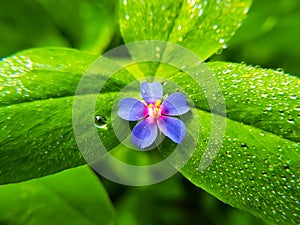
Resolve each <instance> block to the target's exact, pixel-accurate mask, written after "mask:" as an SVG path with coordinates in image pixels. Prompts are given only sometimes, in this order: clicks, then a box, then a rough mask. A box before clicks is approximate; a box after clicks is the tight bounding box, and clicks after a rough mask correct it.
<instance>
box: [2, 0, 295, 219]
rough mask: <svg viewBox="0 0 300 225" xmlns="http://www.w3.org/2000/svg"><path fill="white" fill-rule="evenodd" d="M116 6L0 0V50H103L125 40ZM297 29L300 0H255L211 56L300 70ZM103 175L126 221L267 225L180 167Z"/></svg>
mask: <svg viewBox="0 0 300 225" xmlns="http://www.w3.org/2000/svg"><path fill="white" fill-rule="evenodd" d="M117 11H118V5H117V0H74V1H71V0H68V1H67V0H65V1H58V0H13V1H11V0H10V1H9V0H2V1H0V32H1V35H0V57H6V56H9V55H11V54H13V53H15V52H17V51H20V50H24V49H28V48H35V47H46V46H59V47H70V48H76V49H80V50H83V51H88V52H91V53H94V54H101V53H102V52H104V51H107V50H109V49H112V48H113V47H115V46H118V45H120V44H122V43H123V40H122V38H121V35H120V32H119V27H118V15H117ZM225 19H226V18H225ZM299 31H300V1H297V0H278V1H273V0H254V3H253V6H252V8H251V10H250V12H249V16H248V18H247V19H246V21H245V22H244V23H243V24H242V26H241V27H240V29H239V30H238V31H237V33H236V35H235V36H234V37H233V38H232V39H231V40H230V42H229V43H227V48H226V49H224V50H222V51H219V52H218V54H216V55H214V56H212V57H211V58H210V59H209V60H211V61H214V60H224V61H232V62H245V63H246V64H252V65H259V66H261V67H268V68H274V69H279V68H280V69H283V70H284V71H285V72H287V73H291V74H294V75H298V76H299V75H300V63H299V62H298V59H299V57H300V35H299ZM99 179H100V180H101V181H102V182H103V184H104V186H105V187H106V189H107V191H108V193H109V195H110V198H111V200H112V202H113V204H114V206H115V207H116V211H117V213H116V214H117V218H118V224H121V225H122V224H124V225H125V224H130V225H135V224H144V225H150V224H151V225H152V224H170V225H171V224H172V225H174V224H203V225H217V224H222V225H251V224H257V225H263V224H270V223H265V222H263V221H261V220H259V219H257V218H254V217H252V216H250V215H248V214H245V213H243V212H240V211H239V210H236V209H233V208H231V207H230V206H227V205H225V204H223V203H222V202H220V201H218V200H217V199H215V198H214V197H212V196H210V195H209V194H207V193H206V192H204V191H202V190H201V189H199V188H197V187H195V186H194V185H192V184H191V183H189V182H188V181H187V180H186V179H184V178H183V177H182V176H181V175H179V174H178V175H176V176H174V177H172V178H171V179H169V180H167V181H165V182H163V183H160V184H156V185H152V186H149V187H126V186H122V185H118V184H115V183H112V182H110V181H108V180H105V179H103V178H100V177H99Z"/></svg>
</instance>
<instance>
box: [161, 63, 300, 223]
mask: <svg viewBox="0 0 300 225" xmlns="http://www.w3.org/2000/svg"><path fill="white" fill-rule="evenodd" d="M208 66H209V67H210V68H211V70H212V72H213V73H214V76H215V77H216V79H217V80H218V82H219V85H220V88H221V90H222V91H223V94H224V98H225V101H226V107H227V119H226V121H227V122H226V123H227V124H226V133H225V137H224V140H223V143H222V147H221V148H220V151H219V153H218V155H217V156H216V158H215V160H214V161H213V162H212V164H211V165H210V166H209V167H208V168H207V169H206V170H204V171H200V170H199V166H200V160H201V158H202V155H203V153H204V151H205V150H206V146H207V142H208V140H209V138H210V133H211V127H212V125H211V114H210V109H209V106H208V104H207V102H206V99H205V95H204V94H203V92H202V91H201V90H199V88H197V85H196V84H195V85H194V84H193V80H192V79H191V78H189V77H188V76H185V75H184V74H183V73H179V74H178V75H176V76H173V77H172V78H171V79H172V80H173V81H176V82H177V84H178V85H181V87H182V88H183V89H185V90H186V92H187V93H188V94H191V95H190V96H191V98H192V99H193V100H194V102H195V105H196V107H197V109H198V113H199V119H200V126H201V127H200V140H199V142H198V147H197V149H196V150H195V152H194V154H193V156H192V158H191V160H190V161H189V162H188V163H187V164H186V166H185V167H184V168H183V169H182V170H181V172H182V174H183V175H184V176H185V177H187V178H188V179H189V180H190V181H191V182H192V183H194V184H195V185H197V186H199V187H201V188H203V189H204V190H206V191H207V192H209V193H211V194H212V195H214V196H216V197H217V198H219V199H220V200H222V201H223V202H225V203H227V204H230V205H232V206H234V207H236V208H239V209H242V210H245V211H248V212H250V213H251V214H253V215H255V216H258V217H261V218H262V219H265V220H269V221H272V222H275V223H278V224H287V225H288V224H289V225H291V224H298V223H299V221H300V214H299V210H300V194H299V188H300V180H299V176H300V167H299V165H300V144H299V142H300V129H299V125H300V113H299V112H300V107H299V106H300V100H299V93H300V80H299V78H297V77H294V76H291V75H287V74H283V73H282V72H279V71H274V70H267V69H261V68H257V67H252V66H246V65H243V64H233V63H225V62H215V63H209V64H208ZM161 148H162V149H169V150H168V151H165V152H164V151H162V152H163V154H165V156H166V155H168V154H169V151H170V147H169V148H168V147H167V146H162V147H161Z"/></svg>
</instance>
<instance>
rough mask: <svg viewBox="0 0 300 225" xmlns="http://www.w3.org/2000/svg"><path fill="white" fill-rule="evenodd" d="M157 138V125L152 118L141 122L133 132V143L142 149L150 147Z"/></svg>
mask: <svg viewBox="0 0 300 225" xmlns="http://www.w3.org/2000/svg"><path fill="white" fill-rule="evenodd" d="M156 137H157V125H156V122H155V120H153V119H152V118H146V119H144V120H142V121H141V122H139V123H138V124H137V125H136V126H135V127H134V128H133V130H132V137H131V141H132V143H133V144H134V145H136V146H137V147H139V148H140V149H144V148H146V147H148V146H150V145H151V144H152V143H153V142H154V141H155V139H156Z"/></svg>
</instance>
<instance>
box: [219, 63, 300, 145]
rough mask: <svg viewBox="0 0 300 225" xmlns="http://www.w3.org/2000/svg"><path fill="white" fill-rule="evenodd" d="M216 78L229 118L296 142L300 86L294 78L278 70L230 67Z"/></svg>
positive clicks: (225, 65) (299, 110)
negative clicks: (220, 87)
mask: <svg viewBox="0 0 300 225" xmlns="http://www.w3.org/2000/svg"><path fill="white" fill-rule="evenodd" d="M226 67H227V69H226ZM216 75H217V77H218V80H219V82H220V85H221V86H222V90H224V95H225V98H226V100H227V109H228V111H229V114H228V116H229V117H233V118H239V120H241V121H242V122H244V123H247V124H251V125H253V126H257V127H259V128H261V129H263V130H266V131H269V132H272V133H275V134H278V135H280V136H282V137H284V138H288V139H291V140H294V141H299V135H300V130H299V124H300V99H299V93H300V84H299V80H298V79H297V78H296V77H293V76H290V75H287V74H284V72H283V71H282V70H281V69H280V70H277V71H273V70H267V69H262V68H259V67H253V66H245V65H244V64H240V65H239V64H232V63H230V64H224V68H223V67H222V66H221V67H220V68H218V71H216ZM239 112H240V113H239ZM274 124H276V126H275V125H274Z"/></svg>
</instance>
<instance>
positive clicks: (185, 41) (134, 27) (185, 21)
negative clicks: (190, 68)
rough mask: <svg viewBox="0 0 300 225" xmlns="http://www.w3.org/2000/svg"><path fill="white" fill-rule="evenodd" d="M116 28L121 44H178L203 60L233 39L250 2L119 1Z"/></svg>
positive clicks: (249, 0) (235, 0)
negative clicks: (164, 42)
mask: <svg viewBox="0 0 300 225" xmlns="http://www.w3.org/2000/svg"><path fill="white" fill-rule="evenodd" d="M120 2H121V7H120V28H121V33H122V35H123V38H124V39H125V42H127V43H129V42H134V41H141V40H160V41H170V42H174V43H178V44H180V45H182V46H184V47H187V48H189V49H190V50H192V51H193V52H195V53H196V54H198V56H199V57H200V58H201V59H202V60H205V59H207V58H208V57H209V56H211V55H212V54H213V53H215V52H216V51H217V50H218V49H220V48H224V47H226V46H225V43H226V42H227V41H228V40H229V39H230V37H231V36H233V34H234V32H235V31H236V29H237V28H238V27H239V25H240V22H241V21H242V20H243V18H244V17H245V14H246V13H247V11H248V8H249V6H250V3H251V0H231V1H218V0H215V1H205V0H193V1H191V0H180V1H168V0H163V1H158V0H154V1H142V0H136V1H134V0H123V1H120Z"/></svg>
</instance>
